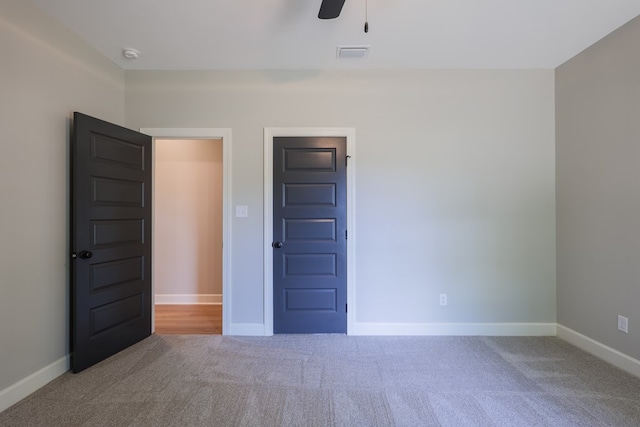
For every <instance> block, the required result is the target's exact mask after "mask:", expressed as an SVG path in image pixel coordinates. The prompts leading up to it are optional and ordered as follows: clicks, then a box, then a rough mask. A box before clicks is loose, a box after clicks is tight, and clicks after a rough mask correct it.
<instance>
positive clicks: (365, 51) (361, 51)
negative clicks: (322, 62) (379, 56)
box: [338, 46, 371, 59]
mask: <svg viewBox="0 0 640 427" xmlns="http://www.w3.org/2000/svg"><path fill="white" fill-rule="evenodd" d="M369 49H371V46H338V58H339V59H363V58H366V57H367V56H369Z"/></svg>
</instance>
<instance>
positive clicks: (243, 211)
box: [236, 205, 249, 218]
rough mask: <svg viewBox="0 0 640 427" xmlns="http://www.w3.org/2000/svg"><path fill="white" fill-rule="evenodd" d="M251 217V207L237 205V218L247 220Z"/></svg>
mask: <svg viewBox="0 0 640 427" xmlns="http://www.w3.org/2000/svg"><path fill="white" fill-rule="evenodd" d="M248 216H249V207H248V206H245V205H236V217H237V218H246V217H248Z"/></svg>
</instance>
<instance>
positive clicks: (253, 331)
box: [223, 323, 266, 337]
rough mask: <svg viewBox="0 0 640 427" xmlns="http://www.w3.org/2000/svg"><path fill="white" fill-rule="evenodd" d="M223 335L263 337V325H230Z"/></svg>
mask: <svg viewBox="0 0 640 427" xmlns="http://www.w3.org/2000/svg"><path fill="white" fill-rule="evenodd" d="M223 333H224V335H236V336H249V337H256V336H257V337H262V336H265V335H266V333H265V329H264V323H232V324H231V325H230V326H229V330H228V331H223Z"/></svg>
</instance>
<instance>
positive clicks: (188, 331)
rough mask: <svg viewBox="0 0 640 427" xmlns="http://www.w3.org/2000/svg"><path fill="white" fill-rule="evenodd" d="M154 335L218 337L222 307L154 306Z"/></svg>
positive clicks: (220, 332)
mask: <svg viewBox="0 0 640 427" xmlns="http://www.w3.org/2000/svg"><path fill="white" fill-rule="evenodd" d="M155 309H156V332H155V333H156V334H160V335H170V334H173V335H175V334H179V335H220V334H222V305H220V304H218V305H165V304H162V305H156V306H155Z"/></svg>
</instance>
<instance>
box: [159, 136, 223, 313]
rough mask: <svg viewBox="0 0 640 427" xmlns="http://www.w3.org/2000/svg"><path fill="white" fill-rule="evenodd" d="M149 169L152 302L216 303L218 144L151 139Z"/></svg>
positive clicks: (218, 276) (219, 191) (219, 225)
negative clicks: (151, 185)
mask: <svg viewBox="0 0 640 427" xmlns="http://www.w3.org/2000/svg"><path fill="white" fill-rule="evenodd" d="M154 165H155V171H154V174H155V181H154V185H155V189H154V213H153V219H154V286H155V294H156V303H158V302H163V303H183V302H195V303H210V302H214V299H216V300H220V298H221V295H222V166H223V164H222V141H221V140H192V139H186V140H171V139H156V140H155V163H154ZM214 296H215V297H216V298H214ZM215 302H220V301H215Z"/></svg>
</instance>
